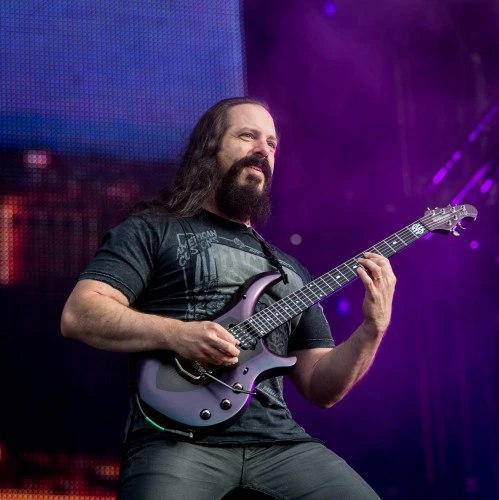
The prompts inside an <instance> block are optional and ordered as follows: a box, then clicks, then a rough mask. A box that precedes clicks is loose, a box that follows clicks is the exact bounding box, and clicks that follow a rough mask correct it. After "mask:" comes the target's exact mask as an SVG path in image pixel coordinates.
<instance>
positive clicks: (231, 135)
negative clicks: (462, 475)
mask: <svg viewBox="0 0 499 500" xmlns="http://www.w3.org/2000/svg"><path fill="white" fill-rule="evenodd" d="M276 148H277V134H276V130H275V126H274V122H273V119H272V117H271V115H270V114H269V112H268V111H267V110H266V108H265V107H264V106H263V105H262V104H261V103H259V102H258V101H256V100H253V99H248V98H232V99H226V100H224V101H221V102H219V103H217V104H216V105H214V106H213V107H212V108H210V109H209V110H208V111H207V112H206V113H205V114H204V115H203V116H202V117H201V119H200V120H199V122H198V123H197V125H196V126H195V127H194V129H193V131H192V133H191V137H190V142H189V145H188V147H187V150H186V153H185V155H184V157H183V160H182V163H181V167H180V169H179V172H178V174H177V177H176V179H175V181H174V183H173V186H172V187H171V188H170V189H169V190H167V191H163V192H162V193H161V194H160V196H159V197H158V198H157V199H155V200H153V201H151V202H145V203H142V204H141V205H139V206H138V207H136V208H135V210H134V211H133V213H132V215H131V216H130V217H129V218H128V219H127V220H126V221H125V222H123V223H122V224H121V225H119V226H118V227H117V228H114V229H113V230H111V231H110V232H109V233H108V234H107V235H106V238H105V239H104V242H103V245H102V247H101V248H100V249H99V251H98V252H97V254H96V256H95V258H94V260H93V261H92V262H91V264H90V265H89V267H88V268H87V270H86V271H85V272H84V273H83V274H82V276H81V277H80V281H79V282H78V284H77V285H76V287H75V289H74V290H73V292H72V294H71V295H70V297H69V299H68V301H67V304H66V306H65V308H64V311H63V315H62V321H61V329H62V332H63V334H64V336H66V337H71V338H76V339H79V340H81V341H83V342H86V343H88V344H90V345H92V346H95V347H97V348H101V349H106V350H112V351H125V352H130V353H132V356H131V358H132V362H134V361H136V359H137V356H138V355H139V354H138V353H143V352H147V351H164V350H168V351H174V352H175V353H177V354H178V355H180V356H181V357H182V358H181V359H184V358H185V359H187V360H194V361H197V362H200V363H201V365H200V366H205V367H206V366H216V365H223V366H231V365H234V364H236V363H237V362H238V356H239V353H240V351H239V348H238V345H239V340H237V339H236V338H235V337H234V336H233V335H232V334H231V333H229V331H227V330H226V329H225V328H223V327H222V326H220V325H219V324H218V323H215V322H212V321H210V319H214V318H216V316H217V314H219V313H220V311H221V310H222V309H223V308H224V306H226V305H227V303H228V301H229V299H230V297H231V296H232V295H233V294H234V292H235V291H236V290H237V289H238V288H239V287H240V286H241V285H242V284H243V283H244V282H245V281H246V280H247V279H249V278H251V277H253V276H254V275H256V274H258V273H260V272H264V271H276V270H277V271H278V272H280V273H281V274H282V276H283V280H282V282H280V283H278V284H276V285H274V286H273V287H271V288H270V289H269V290H266V292H265V293H264V294H263V295H262V297H261V299H260V300H259V302H258V305H257V310H261V309H263V308H264V307H265V306H268V305H270V304H272V303H273V302H275V301H276V300H278V299H279V298H282V297H284V296H287V295H289V294H290V293H292V292H294V291H296V290H298V289H299V288H301V287H302V286H303V285H304V284H306V283H307V282H309V281H310V279H311V278H310V275H309V274H308V272H307V271H306V270H305V269H304V268H303V267H302V266H301V265H300V264H299V263H298V262H297V261H296V260H294V259H293V258H292V257H290V256H288V255H286V254H284V253H282V252H280V251H278V250H277V249H272V248H271V247H269V245H268V244H266V243H265V242H264V241H263V240H262V239H261V237H259V235H258V234H257V233H256V232H255V231H254V229H253V228H252V225H253V224H255V223H258V222H263V221H264V220H265V219H266V218H267V217H268V215H269V210H270V203H269V197H268V193H269V189H270V184H271V179H272V174H273V171H274V162H275V153H276ZM359 264H361V266H360V267H359V269H358V273H359V276H360V278H361V280H362V282H363V284H364V286H365V289H366V293H365V299H364V302H363V306H362V311H363V314H364V321H363V322H362V324H361V325H360V326H359V328H357V330H356V331H355V332H353V334H352V335H351V336H350V337H349V338H348V340H346V341H345V342H343V343H342V344H340V345H338V346H336V347H335V346H334V343H333V341H332V338H331V335H330V332H329V327H328V325H327V322H326V321H325V318H324V315H323V313H322V309H321V307H320V306H318V305H316V306H313V307H311V308H309V309H307V310H305V311H304V312H303V313H302V314H301V315H298V316H297V317H295V318H293V319H292V320H291V321H288V322H286V323H285V324H284V325H281V326H279V327H278V328H276V329H275V330H274V331H273V332H272V333H271V334H270V335H268V336H267V337H266V339H265V342H266V345H267V347H268V348H269V349H270V350H271V351H273V352H275V353H277V354H280V355H289V356H296V358H297V362H296V364H295V366H294V367H293V368H292V369H291V371H290V373H289V376H290V378H291V380H292V381H293V383H294V384H295V385H296V387H297V388H298V390H299V391H300V393H301V394H302V395H303V396H304V397H306V398H307V399H308V400H310V401H312V402H313V403H315V404H316V405H318V406H319V407H322V408H328V407H330V406H332V405H333V404H334V403H336V402H337V401H339V400H340V399H341V398H342V397H343V396H344V395H345V394H346V393H347V392H348V391H349V390H350V389H351V388H352V387H353V385H354V384H355V383H356V382H357V381H358V380H359V379H360V378H361V377H362V376H363V375H364V374H365V373H366V371H367V370H368V368H369V366H370V365H371V363H372V361H373V359H374V356H375V354H376V351H377V349H378V346H379V344H380V342H381V339H382V337H383V335H384V334H385V332H386V329H387V328H388V324H389V321H390V315H391V307H392V299H393V293H394V288H395V276H394V274H393V272H392V269H391V267H390V264H389V262H388V261H387V259H385V258H383V257H381V256H379V255H376V254H372V253H368V254H366V255H365V258H361V259H359ZM211 383H217V382H211ZM255 392H256V395H255V396H253V397H252V398H251V403H250V405H249V407H248V409H247V411H246V412H244V413H243V414H242V415H241V416H238V418H237V419H236V420H235V421H233V422H231V423H230V424H228V425H226V426H222V428H219V427H216V428H213V429H211V428H210V427H208V428H200V429H197V428H194V429H187V431H192V432H193V434H192V436H191V437H187V436H188V434H187V433H186V432H185V431H186V429H185V428H183V426H182V425H180V424H177V423H176V422H170V421H169V420H168V419H167V420H165V421H164V422H163V421H161V420H158V419H161V417H162V415H159V414H158V412H155V411H154V410H153V409H152V408H149V407H147V405H145V404H144V403H142V404H141V402H140V399H139V398H137V397H135V395H133V397H132V409H131V414H130V418H129V422H128V426H127V435H126V441H125V448H124V453H123V459H122V466H121V473H120V489H119V498H121V499H151V500H154V499H163V498H172V499H177V498H188V499H200V500H201V499H202V500H206V499H208V500H211V499H219V498H222V497H223V496H224V495H225V494H226V493H228V492H229V491H231V490H233V489H234V488H236V487H244V488H246V489H250V490H255V491H259V492H262V493H266V494H267V495H269V496H270V497H273V498H281V499H298V498H300V499H304V498H307V499H324V498H342V499H355V500H361V499H372V498H378V497H377V496H376V494H375V493H374V492H373V490H372V489H371V488H370V487H369V486H368V485H367V484H366V483H365V482H364V481H363V480H362V479H361V478H360V477H359V476H358V475H357V474H356V473H355V472H354V471H353V470H352V469H351V468H350V467H349V466H348V465H347V464H346V463H345V462H344V461H343V460H341V459H340V458H339V457H338V456H337V455H335V454H334V453H332V452H331V451H330V450H328V449H327V448H325V447H324V446H323V445H322V443H320V442H319V441H318V440H315V439H314V438H312V437H311V436H309V435H308V434H307V433H306V432H305V431H304V430H303V429H302V428H301V427H300V426H298V425H297V424H296V423H295V422H294V420H293V419H292V417H291V415H290V413H289V411H288V409H287V407H286V405H285V403H284V400H283V397H282V379H281V378H280V377H272V378H269V379H267V380H264V381H263V382H260V383H259V384H258V385H256V387H255ZM151 420H152V421H153V422H155V423H156V427H155V426H154V425H152V424H151V423H150V422H151ZM165 422H166V423H165ZM158 427H159V428H162V427H163V428H166V429H167V430H166V431H161V430H158Z"/></svg>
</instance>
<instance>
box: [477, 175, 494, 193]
mask: <svg viewBox="0 0 499 500" xmlns="http://www.w3.org/2000/svg"><path fill="white" fill-rule="evenodd" d="M492 184H494V181H493V180H492V179H491V178H490V177H489V178H488V179H487V180H486V181H485V182H484V183H483V184H482V185H481V186H480V193H482V194H485V193H486V192H487V191H488V190H489V189H490V188H491V187H492Z"/></svg>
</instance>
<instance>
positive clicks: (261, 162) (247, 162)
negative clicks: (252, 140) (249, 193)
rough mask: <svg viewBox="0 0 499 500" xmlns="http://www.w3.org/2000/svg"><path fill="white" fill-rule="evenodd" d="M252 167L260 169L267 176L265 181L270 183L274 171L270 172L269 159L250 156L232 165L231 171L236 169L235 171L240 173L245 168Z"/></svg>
mask: <svg viewBox="0 0 499 500" xmlns="http://www.w3.org/2000/svg"><path fill="white" fill-rule="evenodd" d="M250 166H254V167H258V168H260V169H261V171H262V172H263V175H264V176H265V180H267V181H268V180H270V178H271V177H272V171H271V170H270V163H269V162H268V160H267V158H263V157H262V156H260V155H250V156H245V157H244V158H241V159H240V160H238V161H236V162H235V163H234V164H233V165H232V167H231V170H232V169H234V171H236V172H237V173H239V172H241V170H242V169H243V168H245V167H250Z"/></svg>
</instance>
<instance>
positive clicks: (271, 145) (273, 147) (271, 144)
mask: <svg viewBox="0 0 499 500" xmlns="http://www.w3.org/2000/svg"><path fill="white" fill-rule="evenodd" d="M267 144H268V145H269V146H270V147H271V148H272V149H275V148H276V147H277V144H276V143H275V142H268V143H267Z"/></svg>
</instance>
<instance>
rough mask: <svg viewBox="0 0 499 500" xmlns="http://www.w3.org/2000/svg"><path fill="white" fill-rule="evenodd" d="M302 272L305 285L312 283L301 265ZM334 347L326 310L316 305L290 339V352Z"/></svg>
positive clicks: (307, 312) (310, 277) (304, 314)
mask: <svg viewBox="0 0 499 500" xmlns="http://www.w3.org/2000/svg"><path fill="white" fill-rule="evenodd" d="M300 271H301V272H300V274H301V276H302V279H303V283H304V284H307V283H310V281H312V276H311V275H310V273H309V272H308V271H307V270H306V269H305V268H304V267H303V266H301V265H300ZM334 345H335V344H334V340H333V337H332V335H331V329H330V328H329V323H328V321H327V319H326V316H325V315H324V310H323V309H322V306H321V305H320V304H315V305H314V306H312V307H310V308H309V309H307V310H305V311H304V312H303V313H302V315H301V317H300V321H299V322H298V325H297V326H296V328H295V329H294V331H293V332H292V334H291V337H290V339H289V343H288V352H290V351H296V350H299V349H315V348H317V347H334Z"/></svg>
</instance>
